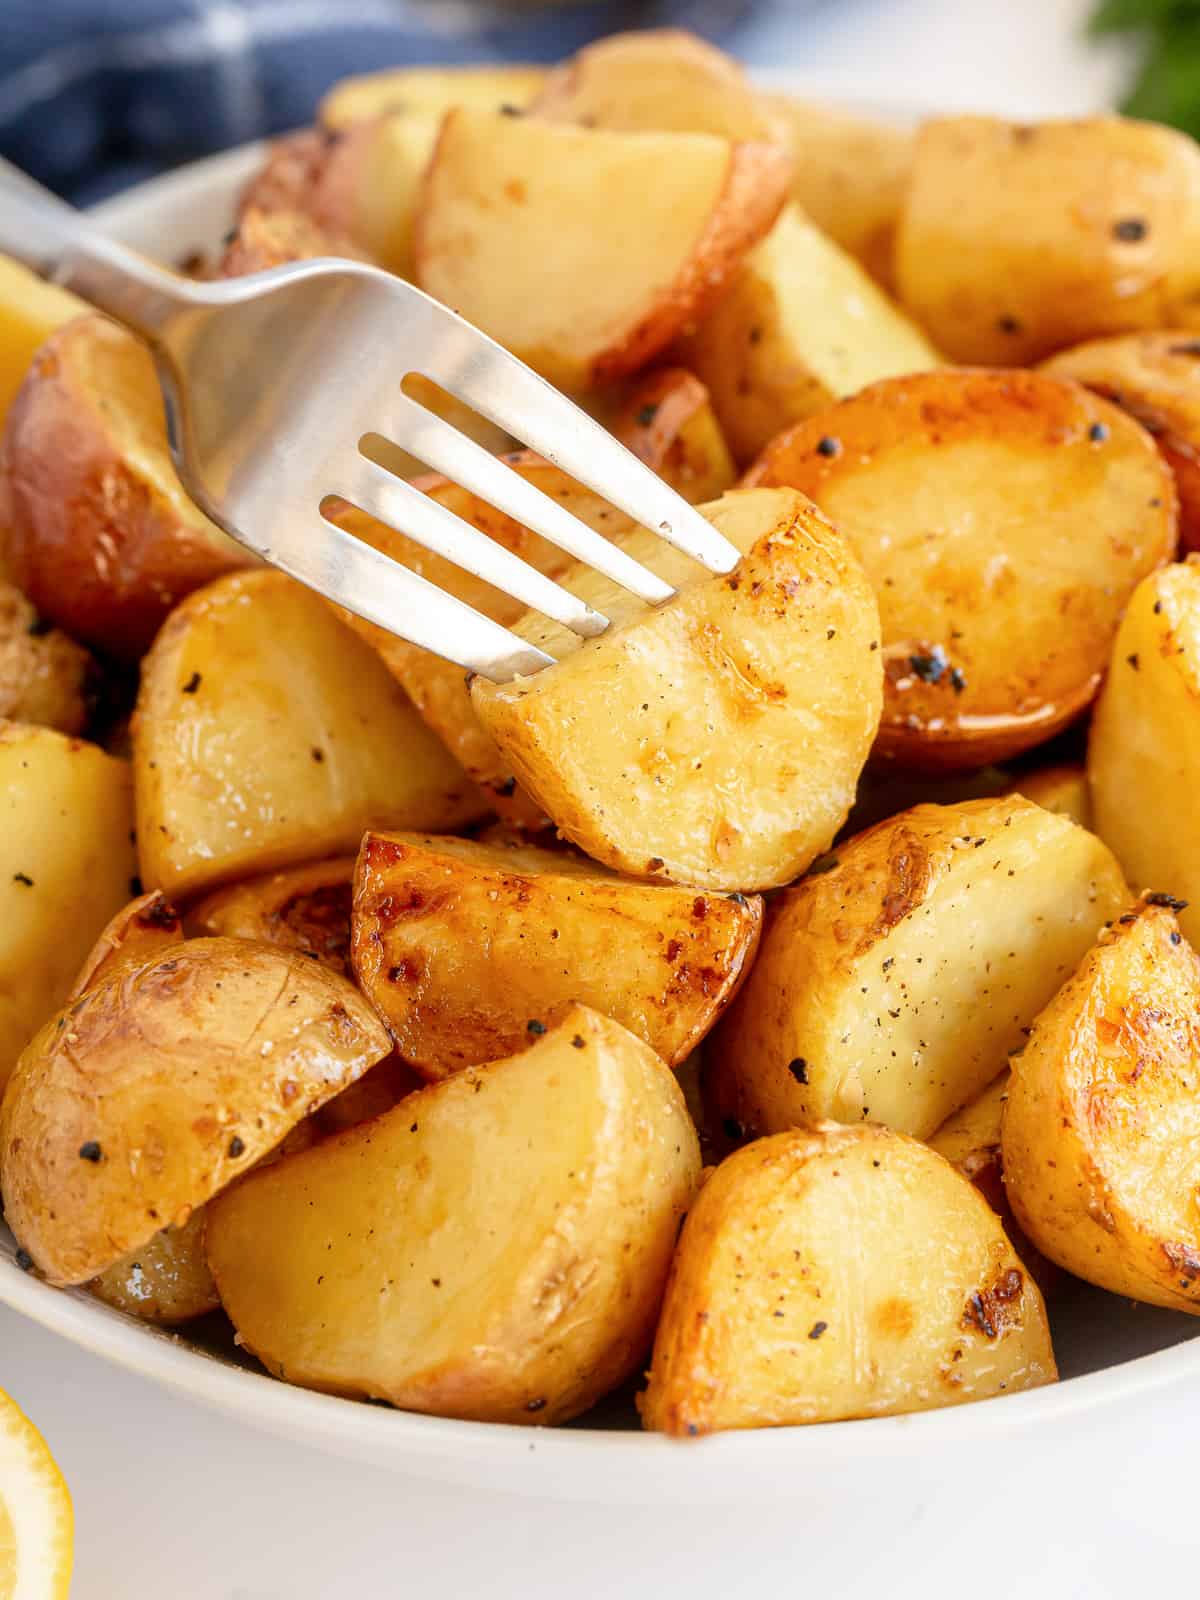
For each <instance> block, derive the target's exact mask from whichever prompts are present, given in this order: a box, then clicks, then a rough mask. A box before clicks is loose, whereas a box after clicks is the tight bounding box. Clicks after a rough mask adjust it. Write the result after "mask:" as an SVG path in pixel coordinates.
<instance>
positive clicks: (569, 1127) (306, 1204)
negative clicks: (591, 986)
mask: <svg viewBox="0 0 1200 1600" xmlns="http://www.w3.org/2000/svg"><path fill="white" fill-rule="evenodd" d="M699 1171H700V1158H699V1151H698V1148H697V1145H696V1136H695V1132H694V1130H693V1128H692V1125H691V1122H690V1120H689V1119H688V1115H687V1111H686V1109H685V1107H684V1102H683V1096H682V1094H681V1093H680V1090H679V1087H678V1085H677V1084H676V1083H675V1080H674V1078H673V1077H672V1075H671V1073H670V1072H668V1071H667V1069H666V1068H665V1067H664V1066H663V1064H662V1063H661V1062H660V1061H659V1060H658V1059H657V1058H656V1057H655V1056H654V1054H653V1053H652V1051H650V1050H649V1049H648V1048H647V1046H645V1045H644V1044H642V1043H641V1041H640V1040H637V1039H635V1038H634V1037H633V1036H632V1034H629V1033H627V1032H626V1031H625V1029H623V1028H621V1027H620V1026H619V1025H618V1024H617V1023H615V1022H612V1021H610V1020H609V1019H608V1018H606V1017H601V1016H600V1015H599V1014H598V1013H596V1012H594V1011H589V1010H588V1009H587V1008H586V1007H583V1006H573V1007H571V1008H569V1009H568V1010H567V1012H566V1013H565V1015H564V1016H563V1017H562V1019H561V1021H559V1023H558V1024H557V1026H555V1027H553V1028H552V1029H551V1030H550V1031H549V1032H548V1033H547V1034H546V1035H544V1036H543V1037H541V1038H539V1039H537V1040H536V1041H535V1042H534V1043H533V1044H532V1045H531V1046H530V1048H529V1049H528V1050H526V1051H525V1052H524V1053H523V1054H522V1055H518V1056H513V1057H510V1058H509V1059H508V1060H504V1061H497V1062H493V1063H492V1064H491V1065H490V1066H486V1067H478V1068H470V1069H468V1070H467V1071H465V1072H462V1073H459V1074H457V1075H456V1076H454V1077H453V1078H448V1079H447V1080H446V1081H445V1082H443V1083H438V1084H435V1085H433V1086H432V1087H430V1088H428V1089H423V1090H421V1091H420V1092H419V1093H417V1094H415V1095H410V1096H409V1097H408V1099H407V1100H405V1101H404V1102H403V1104H402V1105H400V1106H398V1107H397V1108H396V1109H395V1110H393V1111H390V1112H388V1113H386V1114H385V1115H384V1116H382V1117H379V1118H377V1119H376V1120H375V1121H374V1122H371V1123H368V1124H365V1125H364V1126H362V1127H360V1128H355V1129H351V1130H350V1132H348V1133H343V1134H339V1135H337V1136H336V1137H334V1138H332V1139H328V1140H326V1141H325V1142H324V1143H323V1144H320V1145H318V1146H316V1147H315V1148H314V1149H313V1150H310V1151H308V1152H307V1153H306V1154H304V1155H300V1156H293V1157H291V1158H290V1159H288V1160H285V1161H281V1162H279V1163H277V1164H276V1165H275V1166H273V1167H271V1168H270V1169H269V1170H267V1171H265V1172H261V1173H255V1174H254V1175H253V1176H252V1177H250V1178H248V1179H246V1180H245V1181H244V1182H243V1183H240V1184H238V1185H236V1186H235V1187H234V1188H232V1189H230V1190H228V1191H227V1192H226V1193H225V1194H223V1195H222V1196H220V1197H219V1198H218V1199H217V1200H216V1201H215V1202H214V1203H213V1204H212V1205H211V1206H210V1207H209V1217H208V1227H207V1245H206V1248H207V1251H208V1259H209V1264H210V1266H211V1267H212V1270H213V1274H214V1276H215V1278H216V1280H217V1285H218V1288H219V1289H220V1293H221V1300H222V1303H223V1304H224V1306H225V1309H226V1311H227V1312H228V1313H229V1316H230V1317H231V1319H232V1321H233V1324H234V1326H235V1327H236V1328H237V1330H238V1335H239V1338H240V1341H241V1343H242V1345H243V1346H244V1347H246V1348H248V1349H249V1350H252V1351H253V1352H254V1354H255V1355H257V1356H258V1358H259V1360H260V1361H262V1362H263V1364H264V1365H265V1366H266V1367H268V1368H269V1369H270V1370H271V1371H272V1372H274V1373H276V1374H277V1375H279V1376H284V1375H285V1374H286V1376H287V1378H288V1379H289V1380H290V1381H291V1382H293V1383H299V1384H302V1385H304V1386H305V1387H307V1388H313V1389H324V1390H326V1391H328V1392H331V1393H334V1394H343V1395H366V1396H371V1397H374V1398H379V1399H386V1400H390V1401H391V1402H392V1403H393V1404H394V1405H398V1406H403V1407H404V1408H405V1409H407V1410H410V1411H428V1412H434V1413H436V1414H438V1415H441V1416H452V1417H467V1418H473V1419H476V1420H478V1421H495V1422H517V1423H551V1422H562V1421H565V1420H566V1419H567V1418H568V1417H572V1416H576V1415H578V1413H579V1412H581V1411H584V1410H586V1409H587V1407H588V1406H589V1405H591V1404H592V1403H593V1402H594V1401H595V1400H597V1399H598V1398H599V1397H600V1396H601V1395H602V1394H604V1393H605V1392H606V1391H607V1390H609V1389H611V1388H613V1387H614V1386H615V1385H616V1384H618V1383H619V1382H620V1381H621V1380H622V1379H623V1378H625V1377H627V1376H628V1375H629V1374H630V1373H632V1372H634V1371H635V1370H636V1369H637V1367H638V1364H639V1363H640V1362H641V1361H642V1360H643V1359H644V1357H645V1354H646V1349H647V1346H648V1344H649V1341H650V1338H651V1335H652V1332H653V1328H654V1319H655V1316H656V1314H657V1312H658V1306H659V1301H660V1297H661V1295H662V1288H663V1282H664V1280H665V1278H666V1274H667V1268H668V1265H669V1263H670V1257H671V1250H672V1248H673V1246H674V1242H675V1236H676V1231H677V1229H678V1226H679V1220H680V1217H681V1216H682V1214H683V1212H684V1211H685V1210H686V1209H687V1207H688V1205H689V1203H690V1202H691V1198H692V1195H693V1192H694V1190H695V1187H696V1183H697V1180H698V1177H699ZM298 1216H303V1218H304V1225H303V1227H296V1226H295V1219H296V1218H297V1217H298Z"/></svg>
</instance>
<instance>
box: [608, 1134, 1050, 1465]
mask: <svg viewBox="0 0 1200 1600" xmlns="http://www.w3.org/2000/svg"><path fill="white" fill-rule="evenodd" d="M1056 1376H1057V1372H1056V1368H1055V1363H1054V1352H1053V1350H1052V1348H1051V1344H1050V1331H1049V1329H1048V1327H1047V1325H1046V1314H1045V1307H1044V1306H1043V1304H1042V1297H1041V1295H1040V1293H1039V1292H1038V1289H1037V1286H1036V1284H1035V1283H1033V1281H1032V1280H1031V1279H1030V1277H1029V1276H1028V1274H1027V1273H1026V1272H1025V1270H1024V1268H1023V1267H1022V1265H1021V1263H1020V1261H1019V1260H1018V1259H1017V1257H1016V1255H1015V1254H1014V1252H1013V1249H1012V1246H1011V1245H1010V1244H1009V1242H1008V1240H1007V1239H1006V1238H1005V1237H1004V1231H1003V1229H1002V1228H1001V1226H1000V1223H999V1222H998V1220H997V1219H996V1217H995V1216H994V1215H993V1214H992V1212H991V1210H990V1209H989V1208H988V1206H987V1204H986V1203H985V1201H984V1200H983V1199H982V1198H981V1197H980V1195H979V1194H978V1192H977V1191H976V1190H975V1189H974V1188H973V1187H972V1185H971V1184H969V1183H968V1182H967V1181H966V1180H965V1179H964V1178H963V1177H962V1176H961V1175H960V1174H959V1173H957V1172H955V1171H954V1170H953V1168H952V1167H950V1166H949V1165H948V1163H947V1162H945V1161H943V1160H942V1158H941V1157H940V1156H937V1155H935V1154H934V1153H933V1152H932V1151H931V1150H929V1149H927V1148H926V1147H925V1146H924V1145H920V1144H917V1143H916V1142H915V1141H914V1140H911V1139H907V1138H904V1137H903V1136H902V1135H899V1134H895V1133H890V1132H888V1131H887V1130H886V1129H883V1128H853V1129H851V1128H841V1127H836V1126H834V1125H833V1124H830V1123H818V1124H817V1125H816V1126H815V1127H813V1128H811V1129H806V1130H804V1131H802V1132H795V1133H784V1134H777V1135H776V1136H775V1137H774V1138H771V1139H761V1140H759V1141H758V1142H757V1143H755V1144H752V1145H750V1146H749V1147H748V1148H747V1149H745V1150H742V1151H739V1152H738V1154H737V1155H734V1156H731V1157H730V1158H729V1159H728V1160H727V1161H724V1162H723V1163H722V1164H721V1166H719V1167H718V1168H717V1170H716V1172H715V1173H713V1175H712V1176H711V1177H710V1178H709V1180H708V1182H707V1183H706V1184H705V1185H704V1187H703V1188H702V1189H701V1191H700V1194H699V1196H698V1198H697V1200H696V1202H695V1204H694V1205H693V1207H692V1209H691V1212H690V1213H689V1215H688V1219H687V1222H686V1223H685V1224H684V1228H683V1233H682V1235H681V1237H680V1241H679V1247H678V1249H677V1251H676V1254H675V1260H674V1263H673V1265H672V1268H671V1277H670V1282H669V1284H668V1286H667V1294H666V1299H665V1301H664V1304H663V1311H662V1317H661V1319H660V1321H659V1325H658V1336H657V1338H656V1340H655V1345H654V1360H653V1364H652V1366H651V1370H650V1382H649V1387H648V1388H647V1390H646V1392H645V1394H644V1395H643V1396H642V1397H641V1400H640V1402H639V1404H640V1408H641V1413H642V1421H643V1423H644V1424H645V1426H646V1427H647V1428H652V1429H655V1430H658V1431H661V1432H664V1433H672V1434H678V1435H684V1436H688V1435H695V1434H704V1433H711V1432H713V1431H715V1430H718V1429H722V1428H767V1427H778V1426H780V1425H783V1424H790V1423H803V1422H832V1421H836V1420H838V1419H841V1418H849V1417H871V1416H887V1415H895V1414H896V1413H898V1412H907V1411H925V1410H930V1409H933V1408H935V1407H939V1406H951V1405H962V1404H964V1403H966V1402H967V1401H971V1400H985V1399H988V1398H990V1397H991V1396H993V1395H997V1394H1002V1393H1005V1392H1009V1393H1011V1392H1014V1391H1016V1390H1019V1389H1031V1388H1035V1387H1037V1386H1038V1385H1040V1384H1044V1383H1051V1382H1053V1381H1054V1379H1055V1378H1056Z"/></svg>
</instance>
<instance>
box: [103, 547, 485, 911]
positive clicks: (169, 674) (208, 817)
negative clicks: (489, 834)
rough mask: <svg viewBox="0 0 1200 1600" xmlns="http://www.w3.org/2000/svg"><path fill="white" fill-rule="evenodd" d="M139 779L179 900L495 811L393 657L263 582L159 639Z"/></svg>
mask: <svg viewBox="0 0 1200 1600" xmlns="http://www.w3.org/2000/svg"><path fill="white" fill-rule="evenodd" d="M134 770H135V774H136V780H137V804H138V852H139V859H140V862H141V873H142V878H143V880H144V882H145V883H146V884H147V886H148V887H151V888H156V889H165V890H166V891H168V892H169V893H171V894H174V895H182V894H189V893H194V892H195V891H196V890H199V889H207V888H210V887H212V886H214V885H216V884H218V883H222V882H227V881H228V880H229V879H231V878H239V877H245V876H247V875H248V874H250V873H255V872H263V871H268V870H270V869H271V868H275V867H282V866H286V865H290V864H292V863H294V862H303V861H312V860H318V861H319V860H321V859H323V858H325V857H329V856H335V855H338V854H340V853H343V852H346V851H351V850H356V849H357V848H358V844H359V841H360V840H361V838H362V835H363V833H364V832H365V831H366V829H367V828H369V827H372V826H383V827H424V828H441V827H453V826H455V824H457V823H462V822H465V821H468V820H470V819H471V818H473V817H477V816H479V815H480V814H481V813H482V812H483V810H484V809H485V808H484V805H483V802H482V798H481V797H480V796H479V794H478V791H476V790H475V789H474V788H473V786H472V785H471V783H470V782H469V780H468V779H467V776H466V774H465V773H464V772H463V771H462V769H461V768H460V767H459V766H458V765H457V763H456V762H455V761H454V760H453V758H452V757H451V756H450V755H449V754H448V753H447V752H446V750H445V749H444V748H443V746H442V744H441V743H440V742H439V741H438V740H437V739H436V738H435V737H434V736H433V734H431V733H430V732H429V730H428V729H427V728H426V726H425V724H424V723H423V722H422V720H421V718H420V717H418V715H417V714H416V712H415V711H414V710H413V708H412V706H411V705H410V704H409V702H408V700H407V698H406V697H405V695H404V693H403V691H402V690H401V689H400V688H399V686H398V685H397V684H396V682H395V681H394V679H393V678H392V677H391V675H390V674H389V673H388V671H387V669H386V668H385V667H384V665H383V663H382V662H381V661H380V660H379V658H378V656H376V655H375V653H374V652H373V651H372V650H371V649H370V648H369V647H368V646H367V645H365V644H364V643H363V642H362V641H361V640H359V639H357V638H356V637H355V636H354V634H353V633H352V632H351V631H350V629H349V628H347V627H345V626H344V625H343V624H342V623H341V622H340V621H339V620H338V618H337V617H336V616H335V615H334V612H333V610H332V609H331V608H330V607H329V606H328V605H326V604H325V602H324V601H323V600H321V599H320V598H319V596H317V595H315V594H314V593H312V591H311V590H308V589H305V588H302V587H301V586H300V585H299V584H297V583H293V582H292V581H291V579H290V578H286V577H284V575H283V574H282V573H280V572H271V571H263V570H260V571H256V572H248V573H239V574H237V575H235V576H231V577H229V578H227V579H224V580H223V581H222V582H220V583H217V584H213V585H211V586H210V587H209V588H207V589H205V590H204V591H203V592H202V593H200V594H197V595H194V596H192V598H191V599H190V600H188V601H186V602H185V603H184V604H183V605H181V606H180V607H179V608H178V609H177V610H176V611H175V612H174V614H173V615H172V617H171V618H170V621H169V622H168V623H167V624H166V626H165V627H164V628H163V630H162V632H161V633H160V634H159V636H158V638H157V639H156V640H155V643H154V648H153V649H152V650H151V651H150V653H149V655H148V656H147V657H146V659H145V661H144V662H143V663H142V684H141V692H140V694H139V696H138V709H137V716H136V719H135V724H134Z"/></svg>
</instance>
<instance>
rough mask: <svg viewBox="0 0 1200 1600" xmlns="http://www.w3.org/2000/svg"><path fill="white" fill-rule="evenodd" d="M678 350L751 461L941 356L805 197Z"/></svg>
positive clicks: (741, 457) (734, 444)
mask: <svg viewBox="0 0 1200 1600" xmlns="http://www.w3.org/2000/svg"><path fill="white" fill-rule="evenodd" d="M674 354H675V356H676V358H677V359H678V360H679V361H680V362H682V364H683V365H684V366H685V367H688V368H689V369H690V370H691V371H693V372H695V373H696V375H697V376H698V377H699V378H700V379H701V380H702V382H703V383H704V384H705V385H706V386H707V388H708V391H709V394H710V395H711V396H712V404H713V410H714V411H715V412H716V414H717V419H718V421H719V422H720V424H721V428H722V431H723V432H724V434H725V437H726V439H727V440H728V441H729V448H730V449H731V450H732V451H733V454H734V457H735V458H736V459H737V460H738V461H739V462H741V463H743V464H745V463H746V462H749V461H752V460H753V459H754V457H755V456H756V455H757V454H758V452H759V451H760V450H761V449H763V447H764V446H765V445H766V444H767V443H768V442H769V441H770V440H771V439H773V438H774V437H775V435H776V434H777V433H779V432H780V430H781V429H783V428H788V427H790V426H791V425H792V424H793V423H795V422H799V421H800V420H801V419H803V418H804V417H811V416H812V415H814V413H816V412H820V411H824V410H825V409H826V407H828V406H830V405H832V404H833V402H834V401H835V400H840V399H841V398H842V397H843V396H845V395H850V394H855V393H857V391H858V390H859V389H861V388H862V387H863V386H864V385H865V384H868V383H875V382H876V381H877V380H878V379H880V378H887V377H891V376H892V375H893V374H899V373H907V372H919V371H921V370H923V369H924V368H926V367H932V366H935V365H936V364H937V361H938V356H937V352H936V351H935V350H934V349H933V346H932V345H931V344H930V343H929V341H928V340H927V339H926V337H925V335H924V334H923V333H922V332H921V331H920V329H919V328H917V327H916V326H915V325H914V324H913V323H912V322H910V321H909V320H908V318H907V317H906V316H905V315H904V313H903V312H902V311H900V310H899V309H898V308H897V307H896V306H894V305H892V303H891V301H890V300H888V298H887V296H886V295H885V294H884V293H883V291H882V290H881V289H880V288H879V287H878V286H877V285H876V284H874V283H873V282H872V281H871V279H870V278H869V277H868V276H867V275H866V273H865V272H864V271H863V269H862V268H861V267H860V266H859V264H858V262H857V261H855V260H854V259H853V258H852V257H851V256H848V255H847V254H846V253H845V252H844V251H843V250H842V249H841V248H840V247H839V246H838V245H836V244H834V243H833V241H832V240H830V239H827V238H826V237H825V235H824V234H823V233H821V232H820V231H819V229H818V228H817V227H816V226H815V225H814V224H813V223H812V222H810V221H809V220H808V218H807V217H806V216H805V215H804V214H803V212H801V211H800V209H799V207H797V206H796V205H789V206H788V207H787V208H786V209H785V210H784V212H783V214H782V216H781V217H780V218H779V220H778V222H777V223H776V224H775V226H774V228H773V229H772V230H771V232H770V233H769V234H768V235H767V237H766V239H764V240H763V242H762V244H760V245H759V246H758V248H757V249H756V250H754V251H753V252H752V253H751V254H750V255H749V256H748V257H747V258H746V260H745V262H744V264H743V266H742V268H741V270H740V271H739V272H738V273H737V275H736V276H735V278H734V280H733V282H732V284H731V286H730V288H729V291H728V293H726V294H725V295H723V296H722V298H721V301H720V303H719V304H718V305H717V306H715V307H714V308H713V309H712V310H711V311H710V312H709V314H708V315H707V316H706V317H704V318H703V319H702V320H699V324H698V326H696V327H695V329H694V330H688V332H687V336H686V337H684V338H681V339H679V340H677V341H676V343H675V346H674Z"/></svg>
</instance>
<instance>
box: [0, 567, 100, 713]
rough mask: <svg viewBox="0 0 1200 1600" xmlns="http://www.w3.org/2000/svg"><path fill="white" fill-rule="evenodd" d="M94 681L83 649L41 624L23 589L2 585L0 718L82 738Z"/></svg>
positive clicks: (92, 667) (90, 662) (92, 666)
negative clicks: (81, 734) (78, 735)
mask: <svg viewBox="0 0 1200 1600" xmlns="http://www.w3.org/2000/svg"><path fill="white" fill-rule="evenodd" d="M95 682H96V663H95V662H94V661H93V660H92V658H91V656H90V655H89V654H88V652H87V651H86V650H85V649H84V648H83V646H82V645H81V644H76V643H75V641H74V639H71V638H69V637H68V636H67V635H66V634H65V633H61V632H60V631H59V630H58V629H57V628H51V627H50V626H49V624H48V623H45V622H43V621H42V619H41V618H40V617H39V616H38V614H37V612H36V611H35V610H34V608H33V606H32V605H30V603H29V601H28V600H27V599H26V598H25V596H24V595H23V594H22V593H21V591H20V589H17V588H15V587H14V586H13V585H12V584H7V583H0V719H3V720H4V721H11V722H32V723H36V724H37V725H38V726H40V727H43V728H57V729H58V731H59V732H60V733H80V732H81V731H82V730H83V727H84V724H85V723H86V722H87V719H88V713H89V710H90V708H91V702H92V691H93V687H94V685H95Z"/></svg>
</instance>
